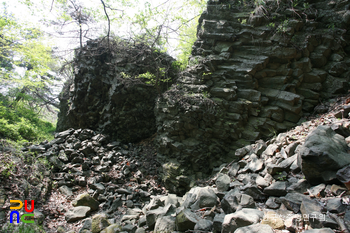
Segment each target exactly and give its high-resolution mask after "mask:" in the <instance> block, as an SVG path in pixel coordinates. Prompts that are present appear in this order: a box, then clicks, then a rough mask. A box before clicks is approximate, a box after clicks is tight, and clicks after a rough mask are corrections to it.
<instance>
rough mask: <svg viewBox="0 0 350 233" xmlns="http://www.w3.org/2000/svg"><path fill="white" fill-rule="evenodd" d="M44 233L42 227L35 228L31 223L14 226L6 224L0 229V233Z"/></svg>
mask: <svg viewBox="0 0 350 233" xmlns="http://www.w3.org/2000/svg"><path fill="white" fill-rule="evenodd" d="M9 232H12V233H44V232H45V231H44V230H43V229H42V227H39V226H37V225H36V224H33V223H21V224H19V225H14V224H9V223H8V224H6V225H5V226H4V227H3V228H2V229H0V233H9Z"/></svg>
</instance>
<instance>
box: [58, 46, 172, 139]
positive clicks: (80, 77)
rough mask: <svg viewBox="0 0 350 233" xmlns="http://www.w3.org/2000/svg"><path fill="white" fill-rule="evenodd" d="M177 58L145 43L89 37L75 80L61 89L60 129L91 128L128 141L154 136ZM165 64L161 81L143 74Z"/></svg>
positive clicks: (78, 58)
mask: <svg viewBox="0 0 350 233" xmlns="http://www.w3.org/2000/svg"><path fill="white" fill-rule="evenodd" d="M174 61H175V60H174V59H173V58H172V57H170V56H168V55H166V54H162V53H159V52H156V51H154V50H152V49H151V48H150V47H148V46H146V45H144V44H140V43H136V44H135V42H134V43H127V42H126V41H121V40H119V41H118V40H116V41H111V44H110V45H108V44H107V43H106V42H105V41H103V40H92V41H89V42H88V44H87V45H86V46H85V47H84V48H82V49H80V50H78V51H77V53H76V56H75V60H74V69H75V74H74V81H73V84H71V85H68V86H66V87H65V88H64V90H63V92H62V94H61V97H60V100H61V104H60V107H61V108H60V110H61V112H60V114H59V119H58V124H57V131H62V130H65V129H68V128H74V129H79V128H87V129H92V130H96V131H98V132H100V133H103V134H107V135H110V136H111V138H114V139H118V140H120V141H123V142H136V141H139V140H142V139H144V138H147V137H150V136H151V135H153V134H154V133H155V132H156V121H155V116H154V111H153V109H154V105H155V99H156V97H157V95H158V94H159V93H160V92H163V91H164V90H166V89H167V88H168V86H170V85H171V84H172V83H173V82H174V80H176V77H177V70H176V68H175V67H174V66H173V62H174ZM160 70H161V71H162V73H161V75H159V85H155V84H154V83H151V84H149V83H148V82H149V81H150V80H149V79H147V78H140V74H147V75H148V76H150V75H154V76H156V75H158V74H159V73H160ZM147 75H146V76H145V77H148V76H147ZM163 81H166V82H163Z"/></svg>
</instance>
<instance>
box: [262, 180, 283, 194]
mask: <svg viewBox="0 0 350 233" xmlns="http://www.w3.org/2000/svg"><path fill="white" fill-rule="evenodd" d="M264 193H265V194H266V195H269V196H278V197H280V196H284V195H286V194H287V182H285V181H276V182H274V183H272V184H271V185H270V186H269V187H267V188H265V189H264Z"/></svg>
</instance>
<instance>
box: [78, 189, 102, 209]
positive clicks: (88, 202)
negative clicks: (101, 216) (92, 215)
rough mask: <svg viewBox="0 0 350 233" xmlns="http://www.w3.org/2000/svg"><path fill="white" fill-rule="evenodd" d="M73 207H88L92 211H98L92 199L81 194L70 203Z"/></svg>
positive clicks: (86, 194) (97, 204) (96, 204)
mask: <svg viewBox="0 0 350 233" xmlns="http://www.w3.org/2000/svg"><path fill="white" fill-rule="evenodd" d="M72 205H73V206H89V207H90V208H91V210H92V211H95V210H98V208H99V203H98V201H96V200H95V199H94V198H93V197H91V196H90V195H89V194H88V193H83V194H80V195H79V196H77V197H76V198H75V199H74V200H73V201H72Z"/></svg>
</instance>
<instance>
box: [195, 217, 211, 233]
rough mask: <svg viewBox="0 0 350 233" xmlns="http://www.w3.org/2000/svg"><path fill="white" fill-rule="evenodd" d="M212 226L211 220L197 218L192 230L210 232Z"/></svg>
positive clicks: (198, 232) (199, 232)
mask: <svg viewBox="0 0 350 233" xmlns="http://www.w3.org/2000/svg"><path fill="white" fill-rule="evenodd" d="M212 228H213V222H212V221H210V220H206V219H201V220H199V221H198V222H197V223H196V225H195V226H194V232H197V233H201V232H211V231H212Z"/></svg>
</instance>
